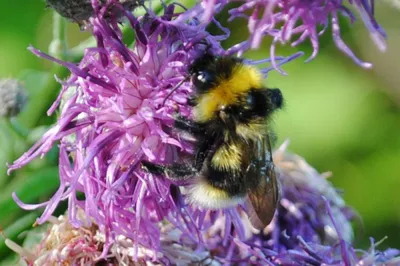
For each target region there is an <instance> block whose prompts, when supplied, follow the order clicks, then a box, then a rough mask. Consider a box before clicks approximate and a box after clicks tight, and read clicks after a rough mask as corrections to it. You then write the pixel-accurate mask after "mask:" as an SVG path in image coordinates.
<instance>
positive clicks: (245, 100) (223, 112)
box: [217, 88, 283, 124]
mask: <svg viewBox="0 0 400 266" xmlns="http://www.w3.org/2000/svg"><path fill="white" fill-rule="evenodd" d="M282 105H283V96H282V93H281V91H280V90H279V89H267V88H262V89H250V90H248V91H247V92H246V93H242V94H241V95H240V96H239V99H238V100H237V102H235V103H233V104H229V105H224V104H221V105H219V108H218V111H217V112H218V117H219V118H220V119H221V120H222V121H223V122H228V123H230V122H236V123H244V124H248V123H251V122H253V121H260V120H264V119H266V118H268V117H269V115H271V114H272V112H273V111H275V110H276V109H280V108H282Z"/></svg>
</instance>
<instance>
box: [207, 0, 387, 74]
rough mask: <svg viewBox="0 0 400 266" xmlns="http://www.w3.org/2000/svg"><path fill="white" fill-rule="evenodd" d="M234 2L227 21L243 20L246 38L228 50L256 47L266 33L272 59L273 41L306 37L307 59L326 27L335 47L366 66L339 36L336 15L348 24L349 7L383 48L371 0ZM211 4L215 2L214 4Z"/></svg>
mask: <svg viewBox="0 0 400 266" xmlns="http://www.w3.org/2000/svg"><path fill="white" fill-rule="evenodd" d="M203 2H206V1H203ZM214 2H220V5H223V4H226V3H227V1H214ZM236 2H238V3H239V6H238V7H236V8H233V9H231V10H229V14H230V15H231V16H230V19H229V20H233V19H235V18H239V17H240V18H245V19H247V20H248V30H249V33H250V37H249V39H248V40H246V41H244V42H242V43H240V44H237V45H236V46H233V47H232V48H231V49H230V50H228V52H230V53H236V52H239V53H242V52H243V51H245V50H247V49H248V48H258V47H259V46H260V44H261V41H262V39H263V38H264V37H266V36H270V37H272V45H271V48H270V54H271V59H274V56H275V49H276V47H275V46H276V44H277V43H282V44H285V43H291V45H292V46H297V45H299V44H300V43H303V42H304V41H305V40H307V39H309V40H310V42H311V45H312V47H313V53H312V55H311V56H310V57H309V58H308V60H307V61H310V60H312V59H314V58H315V57H316V56H317V54H318V50H319V41H318V39H319V36H321V35H322V34H324V33H325V31H326V30H327V29H328V27H331V30H332V39H333V41H334V43H335V44H336V46H337V47H338V48H339V50H341V51H342V52H344V53H345V54H346V55H347V56H349V57H350V58H351V59H352V60H353V61H354V62H356V63H357V64H359V65H360V66H362V67H365V68H370V67H372V64H370V63H367V62H363V61H361V60H360V59H358V58H357V56H356V55H355V54H354V53H353V51H352V50H351V49H350V48H349V47H348V46H347V45H346V44H345V43H344V42H343V40H342V38H341V35H340V26H339V15H343V16H345V17H348V18H349V19H350V22H351V23H353V22H354V21H355V20H356V17H355V15H354V13H353V12H352V11H351V10H350V8H349V6H351V7H353V8H354V9H356V10H357V11H358V13H359V14H360V16H361V18H362V20H363V22H364V24H365V26H366V27H367V29H368V31H369V32H370V35H371V38H372V39H373V41H374V42H375V43H376V45H377V47H378V48H379V49H380V50H381V51H384V50H385V49H386V43H385V38H386V34H385V32H384V30H383V29H382V28H381V27H380V25H379V24H378V22H377V21H376V19H375V17H374V0H371V1H367V0H348V1H344V0H250V1H236ZM215 6H218V5H216V4H215ZM211 8H213V7H212V5H209V9H211ZM208 13H211V11H208ZM209 17H210V16H209ZM320 28H321V29H320ZM296 36H298V37H296ZM295 38H297V39H295Z"/></svg>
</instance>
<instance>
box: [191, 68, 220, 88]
mask: <svg viewBox="0 0 400 266" xmlns="http://www.w3.org/2000/svg"><path fill="white" fill-rule="evenodd" d="M214 81H215V77H214V75H213V74H211V73H210V72H208V71H198V72H196V73H195V74H194V75H193V77H192V83H193V85H194V86H195V87H196V89H198V90H200V91H204V90H207V88H208V87H210V85H211V84H212V83H213V82H214Z"/></svg>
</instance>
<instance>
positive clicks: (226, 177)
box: [205, 165, 246, 197]
mask: <svg viewBox="0 0 400 266" xmlns="http://www.w3.org/2000/svg"><path fill="white" fill-rule="evenodd" d="M205 179H206V182H207V183H208V184H210V185H211V186H212V187H214V188H217V189H220V190H223V191H225V192H226V193H227V194H228V195H229V196H231V197H234V196H244V195H245V194H246V187H245V182H244V180H243V176H242V172H241V171H230V170H220V169H217V168H215V167H213V166H212V165H211V166H210V167H209V168H208V173H207V175H206V176H205Z"/></svg>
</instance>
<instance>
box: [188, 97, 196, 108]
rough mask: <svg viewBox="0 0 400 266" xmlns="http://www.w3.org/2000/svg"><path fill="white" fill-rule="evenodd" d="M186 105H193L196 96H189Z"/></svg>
mask: <svg viewBox="0 0 400 266" xmlns="http://www.w3.org/2000/svg"><path fill="white" fill-rule="evenodd" d="M187 105H189V106H192V107H193V106H195V105H196V98H195V97H189V98H188V99H187Z"/></svg>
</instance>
